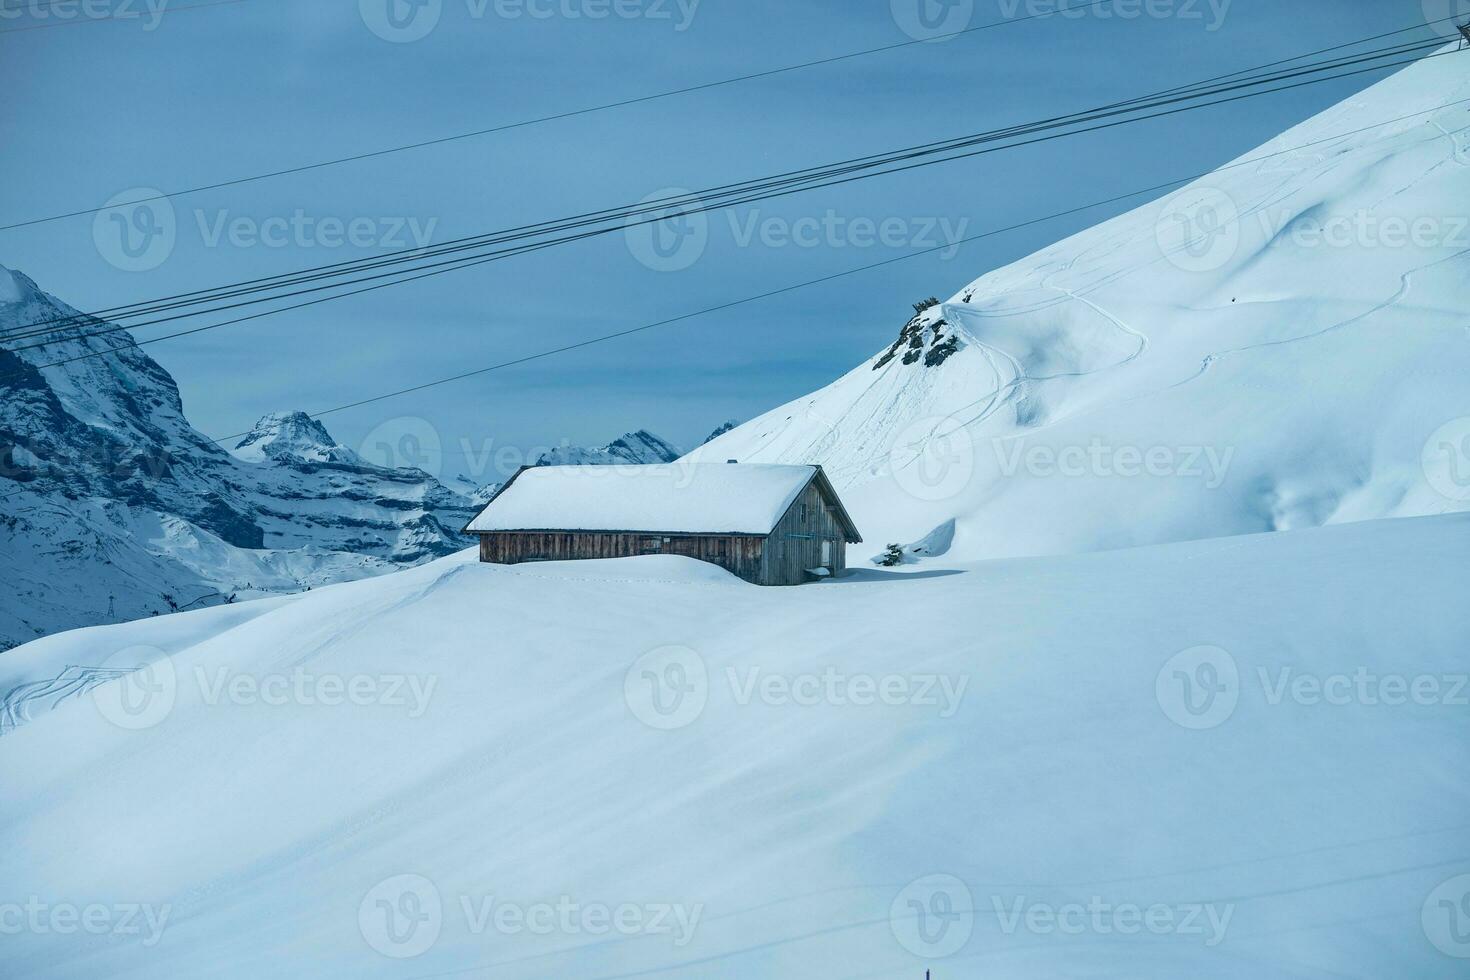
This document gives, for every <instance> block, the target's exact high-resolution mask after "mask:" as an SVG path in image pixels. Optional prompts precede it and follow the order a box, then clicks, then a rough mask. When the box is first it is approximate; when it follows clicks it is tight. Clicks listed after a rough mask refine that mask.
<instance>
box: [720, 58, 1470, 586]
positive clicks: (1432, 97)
mask: <svg viewBox="0 0 1470 980" xmlns="http://www.w3.org/2000/svg"><path fill="white" fill-rule="evenodd" d="M1467 66H1470V54H1467V55H1464V56H1451V57H1441V58H1437V59H1434V60H1431V61H1428V62H1424V63H1421V64H1418V65H1415V66H1413V67H1410V68H1409V69H1407V70H1405V71H1403V72H1402V73H1400V74H1398V75H1396V76H1394V77H1392V78H1390V79H1388V80H1386V81H1384V82H1382V83H1380V84H1378V85H1375V86H1373V87H1372V88H1370V89H1368V90H1367V91H1365V92H1363V93H1361V94H1360V95H1359V96H1357V97H1354V98H1352V99H1349V100H1347V101H1346V102H1344V103H1342V104H1340V105H1338V106H1336V107H1334V108H1332V109H1330V110H1328V111H1326V112H1324V113H1322V114H1321V115H1319V116H1317V117H1316V118H1314V119H1312V120H1310V121H1308V122H1306V123H1303V124H1302V125H1300V126H1298V127H1296V128H1294V129H1292V130H1291V131H1289V132H1287V133H1285V134H1283V135H1282V136H1281V137H1280V138H1278V139H1276V140H1273V141H1272V142H1271V143H1269V144H1267V145H1265V146H1263V147H1261V148H1259V149H1257V150H1253V151H1251V152H1250V153H1247V154H1245V155H1244V156H1243V157H1242V159H1241V160H1239V161H1236V162H1235V163H1234V164H1231V165H1229V166H1227V167H1224V168H1222V169H1221V170H1220V171H1218V172H1217V173H1216V174H1214V175H1212V176H1211V177H1208V178H1206V179H1204V180H1201V181H1199V182H1197V183H1195V184H1194V185H1191V186H1190V187H1188V188H1185V189H1184V190H1182V191H1181V192H1180V193H1179V194H1177V195H1171V196H1170V197H1169V198H1167V199H1165V200H1162V201H1158V202H1155V203H1151V204H1148V205H1145V206H1143V207H1141V208H1139V209H1138V210H1136V211H1134V212H1132V213H1129V214H1126V215H1123V216H1121V217H1118V218H1116V219H1114V220H1111V221H1108V222H1106V223H1104V224H1102V225H1099V226H1098V227H1095V228H1093V229H1091V230H1088V231H1085V232H1083V233H1081V234H1078V235H1075V236H1073V237H1071V238H1069V239H1067V240H1065V241H1062V242H1060V243H1058V244H1057V245H1055V246H1052V247H1051V248H1048V249H1045V250H1043V251H1041V252H1039V253H1037V254H1035V255H1032V256H1030V257H1028V258H1025V259H1023V260H1021V261H1019V262H1017V263H1015V264H1014V265H1011V266H1008V267H1005V268H1002V269H997V270H995V271H993V272H991V273H989V274H987V275H985V276H982V277H981V278H979V279H977V280H975V281H974V282H972V283H970V284H969V285H967V286H965V287H964V288H963V289H961V290H959V291H958V292H957V293H956V294H955V295H954V296H952V297H951V298H950V299H949V300H948V301H946V302H943V303H941V304H939V305H937V306H934V307H932V308H928V309H925V310H922V311H921V312H919V314H918V315H917V316H916V317H915V318H914V319H913V320H911V321H910V322H909V324H907V325H906V326H905V328H904V332H903V335H902V336H901V337H900V338H899V340H898V342H897V343H896V344H895V345H894V348H892V349H890V350H888V351H884V352H881V353H880V354H879V355H877V356H875V357H874V358H873V359H872V360H870V361H869V362H867V363H865V364H863V365H860V366H859V367H857V368H855V369H854V370H853V371H851V372H850V373H849V374H847V375H846V376H844V377H842V378H841V379H839V380H838V381H836V382H834V383H833V384H831V385H829V386H827V387H826V388H823V389H821V390H820V391H817V392H815V393H813V394H812V395H810V396H808V397H805V398H801V399H798V400H796V401H794V402H791V403H790V404H788V405H784V406H781V407H780V408H777V409H774V410H772V411H770V412H768V413H766V414H765V415H763V416H760V417H759V418H756V419H754V420H752V421H750V422H748V423H746V424H745V425H742V426H740V427H739V428H737V429H735V430H734V431H732V432H729V433H727V434H726V435H724V436H722V437H720V438H718V439H716V440H714V441H713V442H711V443H710V444H709V445H708V446H706V447H702V448H701V449H699V450H697V451H696V452H695V453H693V454H691V455H692V456H693V457H694V458H699V459H708V460H724V459H728V458H737V459H739V460H741V461H742V462H783V463H821V464H822V465H823V466H825V467H826V469H827V472H828V474H829V476H831V478H832V480H833V482H834V483H835V484H836V486H837V488H838V489H839V491H841V492H842V493H843V496H844V499H845V501H846V502H847V504H848V509H849V510H850V511H851V512H852V514H853V517H854V519H855V520H856V521H857V523H858V524H859V526H861V527H862V528H864V531H865V534H867V536H868V537H869V538H870V540H874V541H877V540H880V539H881V540H886V541H895V540H896V541H905V542H907V541H912V540H914V539H915V538H918V537H919V536H921V535H924V534H926V533H928V532H930V531H931V530H934V529H935V528H940V529H941V537H942V536H945V535H946V534H947V533H948V528H947V527H946V525H947V522H949V521H951V520H953V521H955V527H954V529H953V530H954V534H953V548H954V554H955V555H957V556H962V557H976V558H978V557H986V556H1002V555H1036V554H1054V553H1073V552H1079V551H1088V550H1094V549H1099V548H1111V547H1120V546H1127V545H1136V544H1144V543H1151V542H1162V541H1172V540H1181V539H1192V538H1202V537H1209V536H1216V535H1227V534H1242V533H1248V532H1254V531H1267V530H1279V529H1287V528H1300V527H1311V526H1317V525H1322V524H1332V523H1339V522H1344V521H1355V520H1363V519H1367V518H1374V517H1383V516H1405V515H1422V514H1435V513H1441V512H1444V511H1446V510H1459V509H1463V508H1464V507H1465V501H1466V500H1467V499H1470V438H1467V437H1470V422H1465V421H1461V422H1460V423H1459V425H1458V427H1452V428H1451V429H1449V430H1446V431H1444V432H1440V431H1439V430H1440V429H1441V426H1444V425H1446V424H1447V423H1452V422H1454V421H1455V420H1457V419H1460V420H1463V419H1464V417H1465V416H1467V415H1470V288H1467V287H1470V211H1467V209H1466V202H1467V201H1470V112H1467V106H1466V105H1465V104H1460V105H1455V106H1452V107H1448V108H1443V109H1441V110H1439V111H1436V112H1431V113H1427V114H1421V115H1417V116H1414V117H1413V118H1410V119H1404V120H1402V121H1399V122H1389V121H1391V120H1395V119H1398V118H1400V117H1403V116H1405V115H1408V114H1410V113H1414V112H1416V111H1418V110H1423V109H1429V108H1432V107H1435V106H1439V105H1442V104H1444V103H1448V102H1452V101H1457V100H1464V99H1466V98H1470V75H1467ZM1385 123H1387V124H1386V125H1385ZM1358 130H1366V131H1364V132H1356V131H1358ZM1347 133H1352V134H1353V135H1343V134H1347ZM1299 147H1304V148H1300V149H1298V148H1299ZM1125 183H1126V181H1125ZM1421 457H1422V458H1421Z"/></svg>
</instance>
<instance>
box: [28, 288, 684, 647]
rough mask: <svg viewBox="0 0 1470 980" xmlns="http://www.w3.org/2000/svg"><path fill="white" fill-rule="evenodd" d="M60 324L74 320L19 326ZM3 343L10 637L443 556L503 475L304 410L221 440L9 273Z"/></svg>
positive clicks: (138, 365)
mask: <svg viewBox="0 0 1470 980" xmlns="http://www.w3.org/2000/svg"><path fill="white" fill-rule="evenodd" d="M62 318H68V319H67V320H66V326H65V329H61V330H55V331H53V332H48V333H44V334H38V335H33V336H29V337H26V338H23V339H19V338H17V337H16V335H17V334H18V333H19V332H21V331H25V332H27V333H33V332H34V331H35V330H38V329H42V328H41V327H31V326H30V325H33V324H42V325H44V324H46V323H55V322H57V321H58V320H61V319H62ZM5 338H15V339H10V340H9V341H8V342H6V343H5V347H4V348H0V554H3V556H4V562H5V567H6V575H5V578H6V588H5V590H4V592H3V594H0V649H5V648H7V647H10V646H14V645H16V644H19V643H23V642H25V641H27V640H30V639H34V638H35V637H37V636H41V635H44V634H47V633H52V632H56V631H58V630H63V629H70V628H73V627H77V626H89V625H96V624H100V623H109V622H118V621H123V620H128V619H136V618H139V617H143V616H148V615H153V614H159V613H165V612H171V611H174V610H176V609H193V608H199V607H202V606H207V605H214V604H218V603H221V602H226V601H230V600H231V599H232V598H242V599H243V598H248V597H252V596H258V595H262V594H269V593H281V592H295V591H299V590H301V589H305V588H309V587H311V586H315V585H321V584H325V583H329V582H337V581H343V580H347V579H353V578H360V577H363V576H367V575H375V574H379V573H382V572H386V571H391V570H393V569H396V568H401V567H404V566H408V565H414V564H418V563H420V562H423V561H426V560H428V559H431V558H435V557H438V556H441V555H446V554H449V553H450V552H453V551H457V550H459V549H461V548H464V547H466V546H467V545H468V544H469V542H468V540H467V539H466V538H464V537H463V536H462V535H461V534H460V533H459V532H460V528H462V527H463V526H464V524H465V523H466V522H467V521H468V520H469V519H470V517H471V516H473V514H474V513H475V511H476V509H477V508H478V506H479V504H480V503H481V502H482V501H483V499H484V498H485V497H487V496H488V495H489V493H491V492H493V490H494V488H495V486H497V484H491V485H490V486H487V487H486V486H479V485H476V484H474V483H472V482H470V481H467V480H464V479H461V480H458V481H455V485H454V486H453V488H451V487H449V486H445V485H444V484H442V483H440V482H439V481H438V480H437V479H435V478H434V477H433V476H431V475H430V474H428V473H426V472H424V471H422V470H419V469H414V468H407V467H400V468H393V467H387V466H381V465H377V464H375V463H373V462H371V461H369V460H367V459H364V458H363V457H362V456H361V455H359V454H358V453H357V452H356V451H354V450H352V449H350V448H348V447H346V446H343V445H341V444H339V443H338V442H337V441H336V440H335V439H333V438H332V436H331V434H330V433H329V432H328V431H327V430H326V428H325V427H324V426H323V425H322V424H321V423H320V422H318V421H316V420H314V419H312V418H311V417H309V416H307V415H306V414H304V413H302V412H290V413H281V414H272V415H267V416H266V417H264V418H262V419H261V420H260V421H259V422H258V423H257V424H256V425H255V427H254V428H253V429H252V430H251V431H250V432H249V433H248V434H246V435H245V437H244V438H242V439H240V440H239V441H238V443H237V444H235V445H233V446H229V447H225V446H221V445H219V444H218V443H216V442H214V441H212V440H210V439H208V438H207V437H206V436H204V435H203V434H202V433H200V432H199V431H198V430H196V429H195V428H194V427H193V426H192V425H190V424H189V421H188V419H187V418H186V417H185V415H184V410H183V405H182V402H181V400H180V397H179V390H178V386H177V385H176V384H175V383H174V380H173V378H172V377H171V376H170V375H169V374H168V372H167V371H165V370H164V369H163V368H162V367H161V366H160V365H159V364H158V363H157V362H156V361H154V360H153V359H152V358H150V357H149V356H148V355H147V354H146V353H144V352H143V351H142V350H141V349H140V348H138V347H137V346H136V345H135V342H134V340H133V338H132V337H131V336H130V335H129V334H128V332H127V331H125V330H122V329H119V328H117V327H115V326H114V325H112V324H108V323H106V322H105V321H102V320H98V319H95V318H92V317H86V316H83V315H81V314H79V313H78V312H77V311H76V310H74V309H73V308H71V307H70V306H68V305H66V304H65V303H63V302H61V301H60V300H58V299H56V298H55V297H53V296H51V295H50V294H48V293H45V292H43V291H42V290H41V289H39V288H38V287H37V286H36V284H35V282H33V281H32V280H31V279H30V278H29V277H27V276H25V275H23V274H21V273H19V272H12V271H10V270H6V269H3V268H0V341H4V339H5ZM40 340H45V341H46V343H45V344H44V346H32V345H34V344H37V342H38V341H40ZM28 347H29V348H30V349H26V348H28ZM227 448H228V450H230V451H227ZM551 455H554V456H555V459H548V458H543V459H542V460H541V462H552V461H554V462H576V463H585V464H597V463H606V462H666V461H668V460H670V459H674V458H677V456H678V455H679V452H678V450H677V449H675V448H674V447H673V446H671V445H669V444H668V443H667V442H665V441H664V440H662V439H660V438H658V437H657V436H655V435H652V434H651V433H648V432H643V431H639V432H635V433H630V434H628V435H625V436H623V437H622V438H620V439H617V440H615V441H614V442H612V443H610V444H609V445H607V446H603V447H598V448H595V449H583V448H579V447H564V448H562V449H559V450H557V451H556V452H555V453H554V454H551Z"/></svg>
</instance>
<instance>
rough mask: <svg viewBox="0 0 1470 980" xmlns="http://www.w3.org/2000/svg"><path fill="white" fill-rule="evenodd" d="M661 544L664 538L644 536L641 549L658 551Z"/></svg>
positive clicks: (661, 547)
mask: <svg viewBox="0 0 1470 980" xmlns="http://www.w3.org/2000/svg"><path fill="white" fill-rule="evenodd" d="M663 545H664V539H662V538H644V539H643V550H644V551H660V550H662V549H663Z"/></svg>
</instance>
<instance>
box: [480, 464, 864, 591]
mask: <svg viewBox="0 0 1470 980" xmlns="http://www.w3.org/2000/svg"><path fill="white" fill-rule="evenodd" d="M465 533H467V534H475V535H478V536H479V538H480V560H481V561H483V562H493V563H495V564H499V565H515V564H519V563H520V562H528V561H572V560H577V559H583V558H624V557H628V556H630V555H683V556H685V557H688V558H697V559H699V560H700V561H707V562H711V563H712V564H715V565H719V566H720V567H721V568H724V569H727V570H728V571H730V572H731V573H732V574H734V575H737V576H739V577H740V578H743V579H745V581H747V582H752V583H754V584H756V585H798V584H800V583H802V582H808V581H812V580H814V579H819V578H825V577H828V576H833V575H840V574H841V573H842V572H843V571H844V570H845V569H846V568H847V546H848V545H849V544H858V543H860V542H861V541H862V540H863V539H862V536H861V535H860V534H858V530H857V527H856V526H855V525H854V524H853V522H852V518H851V517H849V516H848V513H847V510H846V509H845V508H844V507H843V506H842V501H841V500H839V499H838V497H837V491H835V490H834V489H833V488H832V484H831V483H830V482H829V481H828V480H827V476H826V474H825V473H823V472H822V468H821V467H820V466H779V465H772V464H742V463H733V462H732V463H685V462H678V463H661V464H655V465H648V466H534V467H530V466H527V467H522V468H521V469H520V470H518V471H517V472H516V474H515V476H513V477H511V478H510V479H509V480H508V481H506V483H505V485H504V486H502V487H501V488H500V489H499V490H497V491H496V493H495V496H493V497H491V498H490V500H489V501H488V502H487V503H486V504H485V508H484V510H482V511H480V513H479V515H478V516H477V517H476V518H475V519H474V520H472V521H470V523H469V524H468V525H466V526H465Z"/></svg>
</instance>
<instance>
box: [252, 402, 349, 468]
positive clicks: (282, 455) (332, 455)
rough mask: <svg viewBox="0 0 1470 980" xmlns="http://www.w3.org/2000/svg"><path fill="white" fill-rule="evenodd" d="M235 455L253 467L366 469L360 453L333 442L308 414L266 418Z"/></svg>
mask: <svg viewBox="0 0 1470 980" xmlns="http://www.w3.org/2000/svg"><path fill="white" fill-rule="evenodd" d="M234 454H235V456H236V457H238V458H240V459H243V460H245V461H246V462H251V463H259V462H264V461H265V460H273V461H276V462H302V463H344V464H351V465H366V464H365V463H364V461H363V460H362V459H361V458H360V457H359V456H358V455H357V453H355V452H353V451H352V450H351V449H348V448H347V447H346V446H343V445H340V444H339V443H338V442H337V440H335V439H333V438H332V435H331V433H329V432H328V431H327V429H326V426H324V425H322V424H321V423H320V422H318V421H317V420H316V419H314V418H312V417H311V416H309V415H307V414H306V413H305V412H272V413H271V414H269V415H266V416H264V417H263V418H261V420H260V421H259V422H256V423H255V426H254V428H252V429H251V430H250V432H249V433H248V434H247V435H246V436H245V438H243V439H241V440H240V442H239V443H238V444H236V446H235V448H234Z"/></svg>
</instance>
